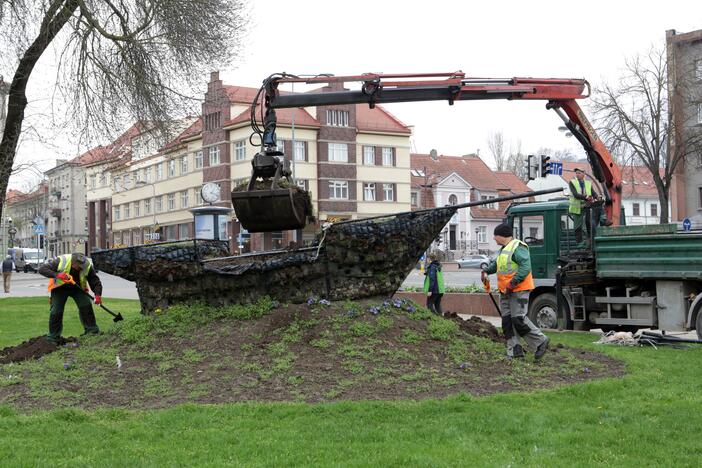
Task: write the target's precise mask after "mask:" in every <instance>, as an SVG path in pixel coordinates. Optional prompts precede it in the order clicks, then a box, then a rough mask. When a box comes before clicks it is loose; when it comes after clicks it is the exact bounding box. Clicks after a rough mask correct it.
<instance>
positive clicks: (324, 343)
mask: <svg viewBox="0 0 702 468" xmlns="http://www.w3.org/2000/svg"><path fill="white" fill-rule="evenodd" d="M310 344H311V345H312V346H313V347H314V348H319V349H327V348H328V347H330V346H331V340H329V339H327V338H318V339H316V340H312V341H310Z"/></svg>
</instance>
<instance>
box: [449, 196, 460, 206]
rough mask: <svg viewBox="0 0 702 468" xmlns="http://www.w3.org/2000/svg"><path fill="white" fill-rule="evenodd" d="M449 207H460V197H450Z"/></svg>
mask: <svg viewBox="0 0 702 468" xmlns="http://www.w3.org/2000/svg"><path fill="white" fill-rule="evenodd" d="M448 202H449V205H458V197H457V196H456V195H454V194H451V195H449V199H448Z"/></svg>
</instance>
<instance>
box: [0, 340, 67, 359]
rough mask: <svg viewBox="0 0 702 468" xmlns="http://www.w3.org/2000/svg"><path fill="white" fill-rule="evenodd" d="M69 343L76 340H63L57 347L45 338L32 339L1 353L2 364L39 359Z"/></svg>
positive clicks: (5, 349)
mask: <svg viewBox="0 0 702 468" xmlns="http://www.w3.org/2000/svg"><path fill="white" fill-rule="evenodd" d="M69 342H76V339H75V338H73V337H69V338H67V339H63V338H61V343H60V345H58V346H57V345H55V344H54V343H51V342H50V341H47V340H46V338H44V337H43V336H37V337H35V338H31V339H29V340H27V341H25V342H23V343H21V344H18V345H17V346H9V347H7V348H4V349H3V350H2V351H0V364H9V363H11V362H21V361H26V360H28V359H38V358H40V357H42V356H44V355H46V354H49V353H53V352H54V351H56V350H57V349H59V348H60V347H61V346H63V345H65V344H66V343H69Z"/></svg>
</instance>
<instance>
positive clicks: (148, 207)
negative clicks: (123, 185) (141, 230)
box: [144, 198, 151, 214]
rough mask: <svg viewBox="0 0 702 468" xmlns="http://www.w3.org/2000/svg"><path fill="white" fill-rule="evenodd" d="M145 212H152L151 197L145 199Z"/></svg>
mask: <svg viewBox="0 0 702 468" xmlns="http://www.w3.org/2000/svg"><path fill="white" fill-rule="evenodd" d="M144 214H151V199H150V198H147V199H146V200H144Z"/></svg>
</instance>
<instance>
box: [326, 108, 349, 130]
mask: <svg viewBox="0 0 702 468" xmlns="http://www.w3.org/2000/svg"><path fill="white" fill-rule="evenodd" d="M327 125H331V126H332V127H348V126H349V111H343V110H327Z"/></svg>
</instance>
